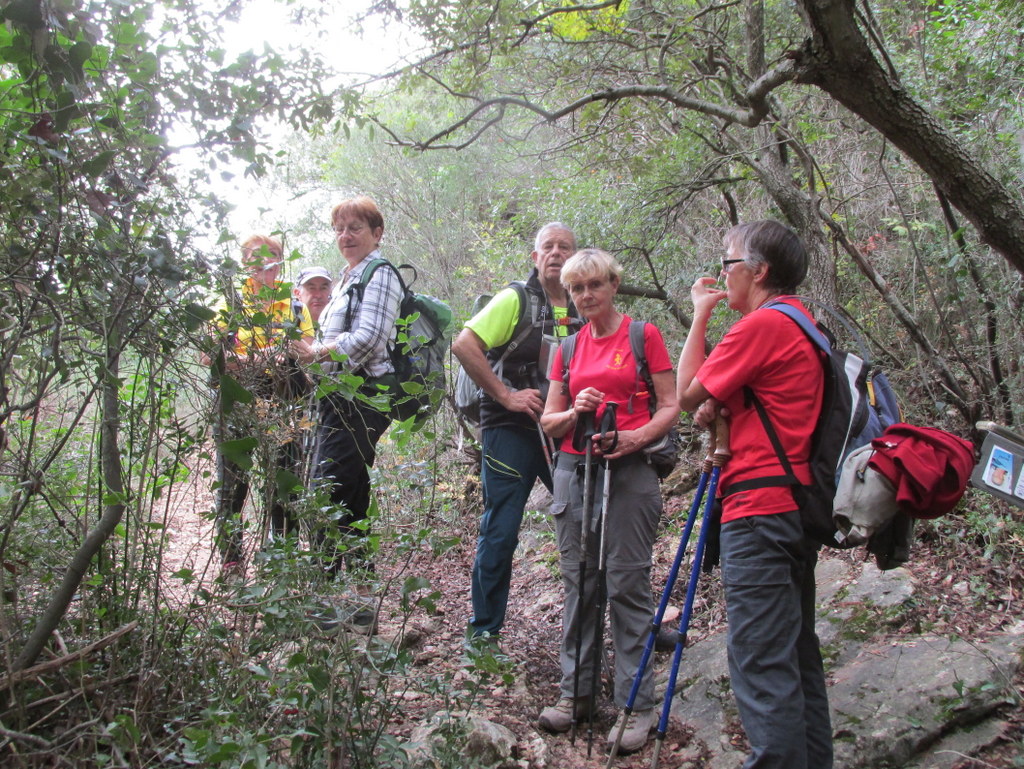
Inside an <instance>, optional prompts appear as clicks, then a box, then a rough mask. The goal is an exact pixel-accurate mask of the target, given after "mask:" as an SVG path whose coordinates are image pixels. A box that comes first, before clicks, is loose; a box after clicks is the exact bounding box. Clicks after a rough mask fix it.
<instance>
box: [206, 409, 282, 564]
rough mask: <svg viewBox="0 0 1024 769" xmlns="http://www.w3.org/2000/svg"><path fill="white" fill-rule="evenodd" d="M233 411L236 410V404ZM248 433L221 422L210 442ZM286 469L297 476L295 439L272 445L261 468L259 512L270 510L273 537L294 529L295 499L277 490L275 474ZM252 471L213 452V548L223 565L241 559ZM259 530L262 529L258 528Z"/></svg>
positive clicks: (244, 427) (228, 422)
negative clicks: (244, 516) (273, 446)
mask: <svg viewBox="0 0 1024 769" xmlns="http://www.w3.org/2000/svg"><path fill="white" fill-rule="evenodd" d="M235 408H240V406H239V405H237V404H236V406H235ZM251 433H252V426H251V425H250V426H248V427H246V426H243V425H242V424H241V423H232V422H231V421H228V420H225V421H224V422H223V423H222V424H221V425H220V426H219V428H217V429H215V430H214V439H215V440H216V442H217V444H218V445H219V444H220V443H221V442H222V441H230V440H237V439H239V438H244V437H247V436H248V435H250V434H251ZM279 470H287V471H288V472H289V473H292V474H293V475H295V476H299V475H300V474H301V469H300V450H299V446H298V443H297V441H296V440H290V441H288V442H286V443H283V444H281V445H279V446H276V447H275V448H274V449H273V450H272V452H271V455H270V461H269V462H268V464H267V466H266V467H265V468H263V472H264V478H265V480H264V482H263V483H262V484H261V486H262V494H263V501H264V503H265V506H264V507H263V509H268V508H269V511H270V530H271V531H272V532H273V533H274V535H275V536H280V535H288V534H291V533H295V532H297V530H298V524H297V522H296V521H295V518H294V516H293V515H292V511H291V505H290V503H291V502H292V501H294V499H295V492H294V491H293V490H291V489H279V488H278V483H277V479H278V471H279ZM252 473H253V471H252V470H245V469H243V468H241V467H240V466H239V465H238V464H236V463H235V462H233V461H232V460H231V459H229V458H228V457H227V456H225V455H224V454H223V453H221V452H220V451H217V508H216V513H217V548H218V549H219V550H220V554H221V560H222V561H223V562H224V563H230V562H232V561H240V560H242V550H243V548H242V508H244V507H245V500H246V497H248V496H249V491H250V489H251V486H252ZM260 528H261V529H262V526H261V527H260Z"/></svg>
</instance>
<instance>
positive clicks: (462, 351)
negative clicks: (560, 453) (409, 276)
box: [452, 222, 579, 639]
mask: <svg viewBox="0 0 1024 769" xmlns="http://www.w3.org/2000/svg"><path fill="white" fill-rule="evenodd" d="M575 252H576V236H575V235H574V234H573V232H572V230H570V229H569V228H568V227H566V226H565V225H564V224H560V223H559V222H551V223H549V224H546V225H544V226H543V227H541V228H540V230H539V231H538V232H537V237H536V238H535V240H534V249H533V253H532V254H531V255H530V257H531V259H532V260H533V269H532V270H531V271H530V274H529V276H528V277H527V279H526V280H525V281H516V282H514V283H511V284H510V285H509V286H508V287H506V288H504V289H502V290H501V291H499V292H498V293H497V294H496V295H495V296H494V298H493V299H492V300H491V301H490V302H488V303H487V306H485V307H484V308H483V309H482V310H480V312H478V313H477V314H476V315H474V316H473V317H472V318H471V319H470V320H469V321H468V322H467V323H466V327H465V328H464V329H463V330H462V332H461V333H460V334H459V336H458V337H456V339H455V341H454V342H453V343H452V352H453V353H454V354H455V356H456V357H457V358H458V359H459V362H460V363H461V364H462V367H463V368H464V369H465V371H466V373H467V374H468V375H469V377H470V378H471V379H472V380H473V381H474V382H475V383H476V384H477V386H478V387H479V388H480V389H481V391H482V393H483V395H482V398H481V403H480V426H481V430H482V437H481V442H482V444H483V446H482V455H483V459H482V467H481V473H480V478H481V483H482V485H483V491H484V513H483V516H482V518H481V520H480V534H479V538H478V539H477V550H476V560H475V561H474V563H473V579H472V590H471V593H472V601H473V616H472V618H471V619H470V621H469V629H468V633H467V634H468V636H469V638H470V639H473V638H477V637H489V638H491V639H495V638H496V637H497V636H498V634H499V632H500V631H501V628H502V625H503V624H504V622H505V609H506V606H507V604H508V592H509V585H510V583H511V579H512V557H513V555H514V554H515V550H516V546H517V545H518V543H519V526H520V523H521V522H522V519H523V509H524V507H525V506H526V500H527V498H528V497H529V496H530V491H531V490H532V489H533V486H534V483H535V482H536V480H537V479H538V478H539V479H540V480H541V481H542V482H543V483H544V485H545V486H547V487H548V489H550V488H551V469H550V467H549V465H548V461H549V450H548V447H547V439H546V438H545V437H544V434H543V432H542V431H541V430H540V427H539V424H540V423H539V421H538V420H539V419H540V415H541V413H542V412H543V411H544V399H545V397H546V395H547V384H548V373H549V371H548V362H549V360H550V353H551V351H552V350H553V348H554V347H556V346H557V344H558V341H559V339H560V338H561V337H564V336H568V335H569V334H571V333H574V332H575V330H576V328H577V327H578V325H579V321H578V319H577V314H576V309H575V307H573V306H572V303H571V302H570V300H569V296H568V294H567V293H566V291H565V289H564V287H563V286H562V283H561V276H562V265H563V264H564V263H565V261H566V260H567V259H568V258H569V257H570V256H572V255H573V254H574V253H575Z"/></svg>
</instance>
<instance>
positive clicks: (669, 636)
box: [654, 627, 679, 652]
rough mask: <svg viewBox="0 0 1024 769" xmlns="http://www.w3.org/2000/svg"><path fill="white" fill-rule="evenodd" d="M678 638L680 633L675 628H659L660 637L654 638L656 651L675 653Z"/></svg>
mask: <svg viewBox="0 0 1024 769" xmlns="http://www.w3.org/2000/svg"><path fill="white" fill-rule="evenodd" d="M678 637H679V633H678V632H677V631H676V629H675V628H671V627H660V628H658V635H656V636H654V651H656V652H674V651H675V650H676V638H678Z"/></svg>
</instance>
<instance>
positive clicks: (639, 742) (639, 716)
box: [608, 708, 656, 756]
mask: <svg viewBox="0 0 1024 769" xmlns="http://www.w3.org/2000/svg"><path fill="white" fill-rule="evenodd" d="M624 718H626V711H622V712H621V713H619V718H618V720H617V721H616V722H615V726H613V727H612V730H611V731H610V732H608V750H611V749H612V747H614V745H615V739H616V738H617V737H618V736H619V729H620V728H621V727H622V719H624ZM655 726H656V723H655V720H654V708H648V709H647V710H638V711H637V712H636V713H630V714H629V718H628V720H627V721H626V728H625V729H623V731H622V740H621V741H620V742H619V755H620V756H624V755H626V754H628V753H636V752H637V751H638V750H640V749H641V748H643V746H644V745H646V744H647V737H648V735H649V734H650V733H651V730H652V729H653V728H654V727H655Z"/></svg>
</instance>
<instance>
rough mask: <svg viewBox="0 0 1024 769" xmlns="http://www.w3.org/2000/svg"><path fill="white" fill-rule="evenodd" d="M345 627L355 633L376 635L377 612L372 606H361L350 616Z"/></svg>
mask: <svg viewBox="0 0 1024 769" xmlns="http://www.w3.org/2000/svg"><path fill="white" fill-rule="evenodd" d="M345 627H347V628H348V629H349V630H351V631H353V632H355V633H362V634H363V635H375V634H376V633H377V612H376V611H374V609H373V607H371V606H361V607H359V608H358V609H356V610H355V611H354V612H352V614H350V615H349V616H348V619H347V620H346V621H345Z"/></svg>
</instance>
